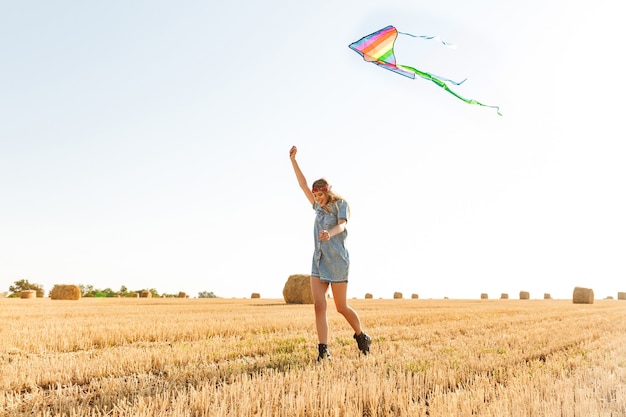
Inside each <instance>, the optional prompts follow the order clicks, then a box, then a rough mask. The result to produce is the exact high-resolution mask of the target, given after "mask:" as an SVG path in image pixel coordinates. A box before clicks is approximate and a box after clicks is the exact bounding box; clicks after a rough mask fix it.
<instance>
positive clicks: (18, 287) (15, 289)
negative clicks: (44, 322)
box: [9, 279, 43, 298]
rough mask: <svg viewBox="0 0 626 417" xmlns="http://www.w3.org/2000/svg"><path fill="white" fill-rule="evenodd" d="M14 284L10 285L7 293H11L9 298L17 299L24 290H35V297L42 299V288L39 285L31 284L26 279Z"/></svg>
mask: <svg viewBox="0 0 626 417" xmlns="http://www.w3.org/2000/svg"><path fill="white" fill-rule="evenodd" d="M14 284H15V285H11V286H10V287H9V291H11V295H9V297H17V296H19V295H20V293H21V292H22V291H25V290H35V291H36V292H37V297H39V298H42V297H43V287H42V286H41V285H39V284H31V283H30V282H28V280H26V279H20V280H18V281H15V283H14Z"/></svg>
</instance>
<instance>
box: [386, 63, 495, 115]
mask: <svg viewBox="0 0 626 417" xmlns="http://www.w3.org/2000/svg"><path fill="white" fill-rule="evenodd" d="M398 66H399V67H401V68H404V69H406V70H408V71H412V72H414V73H415V74H417V75H419V76H420V77H422V78H425V79H427V80H430V81H432V82H434V83H435V84H437V85H438V86H439V87H441V88H443V89H444V90H446V91H447V92H448V93H450V94H452V95H453V96H455V97H456V98H458V99H461V100H463V101H464V102H466V103H468V104H476V105H478V106H483V107H490V108H492V109H496V112H498V115H499V116H502V113H500V107H498V106H489V105H487V104H483V103H480V102H478V101H476V100H474V99H468V98H465V97H462V96H460V95H458V94H457V93H455V92H454V91H452V90H451V89H450V87H448V85H447V84H446V83H445V82H444V81H443V80H440V79H439V78H437V77H434V76H433V75H431V74H429V73H427V72H424V71H420V70H418V69H416V68H413V67H409V66H406V65H398ZM446 81H448V80H446ZM463 81H465V80H463Z"/></svg>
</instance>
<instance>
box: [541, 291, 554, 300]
mask: <svg viewBox="0 0 626 417" xmlns="http://www.w3.org/2000/svg"><path fill="white" fill-rule="evenodd" d="M543 299H544V300H552V296H551V295H550V294H548V293H547V292H546V293H544V294H543Z"/></svg>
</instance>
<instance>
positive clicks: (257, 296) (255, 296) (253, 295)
mask: <svg viewBox="0 0 626 417" xmlns="http://www.w3.org/2000/svg"><path fill="white" fill-rule="evenodd" d="M250 298H261V294H259V293H258V292H253V293H252V295H250Z"/></svg>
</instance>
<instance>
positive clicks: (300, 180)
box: [289, 146, 315, 204]
mask: <svg viewBox="0 0 626 417" xmlns="http://www.w3.org/2000/svg"><path fill="white" fill-rule="evenodd" d="M296 153H298V148H296V147H295V146H292V147H291V149H290V150H289V159H291V165H292V166H293V172H295V174H296V178H297V180H298V185H299V186H300V188H302V191H304V195H306V198H307V199H308V200H309V203H311V204H313V202H314V201H315V199H314V198H313V192H312V191H311V189H310V188H309V185H308V184H307V182H306V178H305V177H304V174H303V173H302V171H301V170H300V166H298V161H296Z"/></svg>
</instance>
